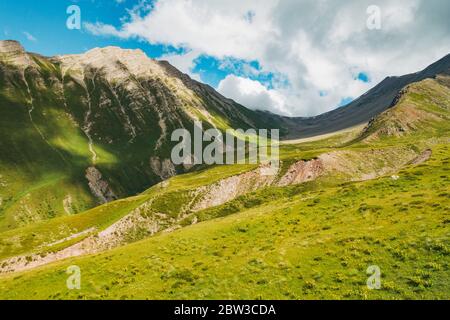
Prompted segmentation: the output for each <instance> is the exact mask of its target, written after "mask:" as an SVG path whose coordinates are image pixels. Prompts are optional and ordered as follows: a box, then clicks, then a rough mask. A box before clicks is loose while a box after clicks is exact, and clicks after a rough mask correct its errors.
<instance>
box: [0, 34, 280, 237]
mask: <svg viewBox="0 0 450 320" xmlns="http://www.w3.org/2000/svg"><path fill="white" fill-rule="evenodd" d="M0 115H1V117H0V130H1V138H0V150H1V154H0V183H1V184H0V230H5V229H8V228H13V227H16V226H20V225H24V224H27V223H29V222H30V221H34V220H42V219H47V218H52V217H54V216H59V215H63V214H73V213H77V212H81V211H84V210H85V209H87V208H90V207H93V206H94V205H95V204H97V203H104V202H108V201H111V200H114V199H118V198H121V197H124V196H129V195H134V194H136V193H139V192H142V191H143V190H145V189H146V188H148V187H150V186H151V185H154V184H156V183H157V182H159V181H161V180H164V179H167V178H169V177H170V176H173V175H174V174H176V173H177V172H184V171H186V169H187V168H184V167H175V166H174V165H173V164H172V163H171V162H170V160H169V158H170V150H171V148H172V146H173V145H174V143H172V142H171V141H170V134H171V133H172V131H173V130H174V129H177V128H183V127H185V128H187V129H188V130H192V129H193V121H194V120H202V121H203V122H204V128H205V129H207V128H208V127H218V128H221V129H226V128H229V127H233V128H243V129H247V128H256V127H266V128H268V127H269V128H270V127H271V125H272V124H266V123H263V122H262V121H261V120H259V119H258V117H257V116H256V114H255V113H253V112H251V111H249V110H248V109H246V108H244V107H242V106H240V105H238V104H236V103H235V102H233V101H231V100H229V99H226V98H224V97H222V96H221V95H219V94H218V93H217V92H216V91H214V90H213V89H212V88H210V87H209V86H206V85H203V84H201V83H199V82H196V81H193V80H192V79H190V78H189V77H188V76H186V75H184V74H182V73H181V72H179V71H178V70H176V69H175V68H173V67H172V66H170V65H169V64H168V63H167V62H161V61H155V60H152V59H149V58H148V57H147V56H146V55H145V54H144V53H143V52H142V51H140V50H134V51H133V50H122V49H119V48H115V47H108V48H103V49H94V50H91V51H89V52H87V53H85V54H81V55H70V56H59V57H54V58H46V57H42V56H40V55H37V54H31V53H26V52H25V51H24V49H23V48H22V47H21V45H20V44H19V43H17V42H15V41H0Z"/></svg>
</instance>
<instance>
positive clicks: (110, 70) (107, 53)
mask: <svg viewBox="0 0 450 320" xmlns="http://www.w3.org/2000/svg"><path fill="white" fill-rule="evenodd" d="M55 58H56V59H57V60H59V61H61V62H62V64H63V67H64V68H66V69H84V68H85V67H86V66H90V67H93V68H96V69H102V70H103V71H105V74H106V75H107V76H108V77H113V78H120V77H125V76H128V74H127V73H126V71H125V70H124V68H123V67H126V69H128V71H129V72H130V73H132V74H134V75H141V74H148V73H161V72H162V71H163V70H162V68H161V66H160V65H159V63H158V62H157V61H155V60H154V59H151V58H149V57H148V56H147V55H146V54H145V53H144V52H143V51H142V50H140V49H122V48H119V47H113V46H109V47H104V48H94V49H91V50H89V51H87V52H85V53H82V54H73V55H63V56H57V57H55Z"/></svg>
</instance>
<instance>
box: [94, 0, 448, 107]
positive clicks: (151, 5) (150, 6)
mask: <svg viewBox="0 0 450 320" xmlns="http://www.w3.org/2000/svg"><path fill="white" fill-rule="evenodd" d="M372 2H373V1H366V0H355V1H347V0H282V1H281V0H279V1H276V0H257V1H256V0H248V1H241V0H222V1H219V0H195V1H193V0H159V1H156V2H147V1H141V2H140V4H139V5H138V6H135V7H134V8H132V9H131V10H130V11H129V15H128V17H127V18H126V19H123V20H122V23H121V25H120V27H114V26H112V25H106V24H102V23H101V22H97V23H87V24H85V28H86V29H87V30H88V31H89V32H91V33H92V34H94V35H104V36H105V35H106V36H114V37H119V38H123V39H128V38H139V39H142V40H145V41H148V42H149V43H152V44H163V45H167V46H169V45H170V46H173V47H176V48H183V49H184V50H183V53H180V54H175V55H173V54H172V55H169V56H167V57H166V58H168V60H169V61H170V62H172V63H173V64H174V65H175V66H177V67H179V68H180V69H181V70H182V71H184V72H188V73H190V74H191V75H194V76H195V77H197V78H198V75H195V74H193V72H192V70H193V67H194V65H195V61H196V59H197V58H198V57H200V56H202V55H208V56H212V57H215V58H217V59H218V60H220V61H226V60H227V59H229V58H233V59H240V60H242V61H257V62H258V63H259V65H260V66H261V68H260V69H259V70H258V72H260V73H265V74H267V73H273V74H280V75H283V80H282V81H281V80H280V81H278V80H277V78H274V79H273V80H272V81H271V83H270V86H269V85H267V84H266V83H263V82H259V81H258V78H257V76H256V77H253V78H252V79H250V78H249V77H248V76H247V75H246V74H229V75H227V76H226V77H225V78H224V79H223V80H222V81H221V82H220V83H219V85H218V86H217V88H218V90H219V91H220V92H221V93H222V94H224V95H226V96H228V97H230V98H233V99H235V100H236V101H237V102H240V103H242V104H243V105H245V106H247V107H250V108H254V109H264V110H270V111H272V112H276V113H281V114H286V115H296V116H312V115H317V114H320V113H323V112H326V111H329V110H331V109H334V108H336V107H337V106H339V105H340V104H341V102H342V101H344V100H348V99H349V98H357V97H358V96H360V95H361V94H363V93H364V92H365V91H367V90H368V89H369V88H370V87H372V86H374V85H375V84H376V83H378V82H379V81H381V80H382V79H383V78H385V77H386V76H390V75H402V74H405V73H410V72H415V71H418V70H420V69H423V68H424V67H426V66H427V65H428V64H430V63H432V62H434V61H435V60H437V59H439V58H441V57H443V56H444V55H446V54H448V53H450V22H449V21H450V19H449V18H448V17H449V16H450V2H449V1H445V0H427V1H425V0H395V1H394V0H378V1H377V3H376V4H377V6H378V7H379V9H380V13H381V16H380V19H381V20H380V22H381V28H380V29H374V30H370V29H369V28H367V20H368V18H369V15H368V13H367V8H368V7H369V6H370V5H373V3H372ZM361 74H364V75H365V77H363V78H362V77H361V76H360V75H361ZM369 80H370V81H369Z"/></svg>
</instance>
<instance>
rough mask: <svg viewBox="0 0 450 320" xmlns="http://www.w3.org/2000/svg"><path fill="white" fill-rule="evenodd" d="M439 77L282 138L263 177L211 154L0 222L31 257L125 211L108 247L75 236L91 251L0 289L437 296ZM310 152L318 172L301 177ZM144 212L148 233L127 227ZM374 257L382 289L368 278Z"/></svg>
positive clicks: (441, 145) (442, 145) (447, 245)
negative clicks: (357, 114) (274, 169)
mask: <svg viewBox="0 0 450 320" xmlns="http://www.w3.org/2000/svg"><path fill="white" fill-rule="evenodd" d="M448 83H449V82H448V77H445V76H440V77H438V78H437V79H435V80H424V81H422V82H419V83H415V84H412V85H410V86H408V87H407V88H405V90H403V91H402V94H401V95H399V99H398V100H397V101H396V105H395V106H393V107H392V108H391V109H389V110H388V111H386V112H385V113H383V114H381V115H380V116H379V117H377V118H376V119H374V120H373V121H371V123H370V124H369V125H368V126H367V127H366V128H365V129H364V130H363V131H361V132H359V131H357V130H356V131H353V132H350V133H342V134H339V135H335V136H332V137H329V138H326V139H323V140H318V141H311V142H303V143H299V144H286V145H282V146H281V160H282V166H281V169H280V171H279V173H278V174H277V176H276V177H275V178H274V180H271V181H270V182H268V183H266V184H263V183H262V182H261V181H263V180H261V179H262V178H261V177H259V176H257V175H255V174H254V172H255V167H254V166H216V167H213V168H206V169H203V170H201V171H198V172H193V173H189V174H185V175H179V176H177V177H174V178H171V179H169V180H168V181H167V182H165V183H163V184H159V185H156V186H154V187H152V188H151V189H149V190H148V191H146V192H144V193H142V194H141V195H139V196H137V197H133V198H129V199H123V200H119V201H114V202H111V203H108V204H105V205H103V206H101V207H98V208H95V209H93V210H90V211H87V212H85V213H82V214H78V215H72V216H70V217H63V218H56V219H52V220H49V221H48V222H40V223H32V224H30V225H29V226H27V227H24V228H20V229H16V230H13V231H7V232H2V233H0V243H1V244H2V248H3V251H2V252H1V253H0V257H2V260H4V259H5V258H11V257H14V256H18V255H23V258H24V259H25V260H27V261H26V262H25V264H24V266H27V263H30V265H31V266H32V264H33V263H34V260H33V259H37V261H39V256H40V257H42V259H45V257H52V253H55V252H56V253H58V252H64V250H67V249H68V248H69V249H70V248H71V246H74V245H75V246H76V245H77V243H83V241H86V239H90V238H89V237H92V239H96V238H97V239H102V236H103V235H102V234H101V230H107V229H108V228H111V227H112V226H115V225H119V227H123V225H121V224H120V223H119V224H118V223H117V222H118V221H120V219H123V218H126V217H131V218H133V219H134V220H133V219H131V220H127V221H129V222H131V223H135V225H134V227H133V228H128V229H127V228H125V229H123V228H122V229H120V228H119V229H117V230H118V233H117V234H115V236H114V237H113V238H108V237H106V238H105V239H113V240H117V239H119V240H120V241H118V242H117V243H115V248H113V249H110V250H103V249H102V247H101V244H102V243H101V242H98V243H97V242H95V241H94V242H86V243H87V244H90V243H93V244H94V246H98V248H99V251H95V252H92V253H93V254H91V255H87V256H81V257H72V258H69V259H66V260H62V261H57V260H58V259H54V261H55V262H53V263H50V264H47V265H44V266H39V267H36V268H34V267H33V268H31V269H30V270H27V271H23V272H16V273H12V274H4V275H2V276H0V277H1V282H0V298H4V299H15V298H26V299H47V298H50V299H120V298H122V299H146V298H149V299H187V298H190V299H192V298H194V299H260V298H262V299H270V298H272V299H313V298H327V299H335V298H337V299H379V298H382V299H424V298H428V299H448V298H449V297H450V287H449V284H450V273H449V271H448V270H450V268H449V263H450V255H449V253H450V237H449V227H448V225H449V221H450V214H449V212H450V187H449V184H450V181H449V169H450V167H449V161H450V147H449V141H450V121H449V120H450V89H449V86H448ZM315 163H318V164H320V166H321V170H320V172H314V171H311V172H310V173H309V174H310V175H311V178H310V179H304V180H299V177H303V176H304V174H305V172H303V171H302V170H303V169H304V168H305V167H306V168H308V165H310V164H315ZM299 168H300V169H299ZM294 169H298V170H300V171H295V170H294ZM293 177H294V178H296V179H297V180H296V179H291V180H289V179H288V178H293ZM244 178H246V179H247V180H245V179H244ZM236 179H238V180H236ZM233 181H238V185H239V186H240V187H241V188H243V186H246V188H243V189H242V190H241V191H242V192H240V193H236V194H234V195H233V196H230V197H228V198H226V199H224V202H223V203H221V204H217V202H214V201H212V200H215V199H212V200H211V199H210V198H208V195H209V193H210V192H213V194H215V195H216V196H219V195H220V194H221V193H223V192H224V191H225V189H223V190H222V189H221V188H220V186H221V185H223V184H227V185H226V186H227V187H229V188H230V187H231V186H232V183H233ZM249 181H250V182H249ZM266 182H267V181H266ZM214 192H215V193H214ZM205 199H206V200H209V202H208V201H206V200H205ZM205 201H206V202H205ZM199 204H204V206H198V205H199ZM136 219H137V220H136ZM155 221H156V222H157V227H156V228H155V229H154V230H153V231H154V232H149V230H144V229H145V228H142V229H139V228H138V227H139V226H141V225H147V224H146V223H155ZM151 226H152V227H154V226H155V225H153V224H151ZM91 228H94V229H91ZM55 230H58V231H57V232H55ZM86 230H88V232H87V233H83V231H86ZM89 230H90V231H89ZM121 232H123V233H121ZM71 235H75V236H74V237H71ZM18 239H20V241H18ZM58 240H60V241H58ZM52 243H53V244H52ZM49 244H50V245H49ZM100 249H102V250H100ZM88 253H89V252H88ZM32 255H35V256H33V257H32ZM8 261H9V262H6V263H5V262H4V265H2V266H1V267H2V268H8V263H11V260H8ZM43 261H45V260H43ZM16 262H17V261H16ZM49 262H51V261H49ZM17 263H19V262H17ZM18 265H20V263H19V264H18ZM70 265H77V266H79V267H80V268H81V272H82V288H81V290H68V289H67V288H66V279H67V277H68V275H67V274H66V269H67V267H68V266H70ZM372 265H376V266H378V267H379V268H380V270H381V275H382V278H381V283H382V287H381V289H380V290H369V289H368V288H367V286H366V281H367V278H368V277H369V275H368V274H367V273H366V270H367V268H368V267H369V266H372Z"/></svg>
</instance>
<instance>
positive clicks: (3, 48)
mask: <svg viewBox="0 0 450 320" xmlns="http://www.w3.org/2000/svg"><path fill="white" fill-rule="evenodd" d="M0 61H4V62H6V63H8V64H12V65H15V66H19V67H25V66H29V65H31V64H33V61H32V60H31V58H30V57H29V56H28V54H27V53H26V51H25V49H24V48H23V46H22V45H21V44H20V42H18V41H15V40H1V41H0Z"/></svg>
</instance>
